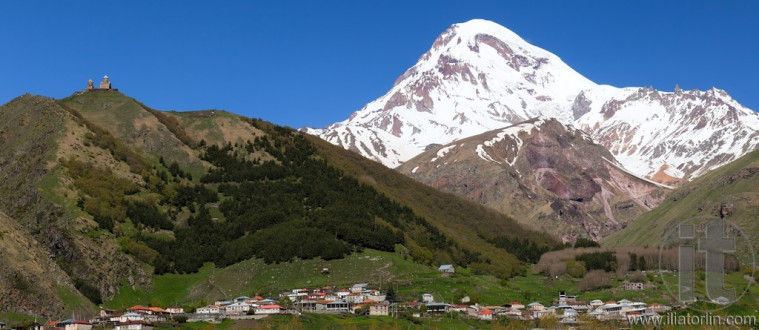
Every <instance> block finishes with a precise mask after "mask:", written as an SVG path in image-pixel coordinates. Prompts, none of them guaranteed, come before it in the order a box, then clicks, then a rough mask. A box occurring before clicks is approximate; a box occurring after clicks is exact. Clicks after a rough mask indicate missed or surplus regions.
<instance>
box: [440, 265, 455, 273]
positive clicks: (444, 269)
mask: <svg viewBox="0 0 759 330" xmlns="http://www.w3.org/2000/svg"><path fill="white" fill-rule="evenodd" d="M437 270H438V271H439V272H441V273H455V272H456V269H455V268H453V265H451V264H447V265H440V267H438V269H437Z"/></svg>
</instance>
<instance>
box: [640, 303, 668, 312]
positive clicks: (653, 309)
mask: <svg viewBox="0 0 759 330" xmlns="http://www.w3.org/2000/svg"><path fill="white" fill-rule="evenodd" d="M671 310H672V307H669V306H666V305H662V304H659V303H653V304H651V305H650V306H648V308H647V309H646V311H647V312H653V313H663V312H669V311H671Z"/></svg>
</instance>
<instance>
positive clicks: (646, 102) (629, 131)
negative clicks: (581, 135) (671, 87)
mask: <svg viewBox="0 0 759 330" xmlns="http://www.w3.org/2000/svg"><path fill="white" fill-rule="evenodd" d="M572 113H573V116H574V121H573V123H574V124H575V125H576V126H577V127H580V128H581V129H582V130H584V131H585V132H588V133H589V134H591V136H593V138H594V139H595V140H596V141H598V142H599V143H600V144H601V145H603V146H605V147H606V148H608V149H609V151H611V153H612V154H614V156H615V157H616V158H617V159H618V160H619V161H620V162H621V163H622V164H623V165H624V167H625V168H627V169H629V170H630V171H632V172H633V173H636V174H637V175H639V176H643V177H646V178H650V179H652V180H655V181H657V182H660V183H665V184H669V185H678V184H681V183H683V182H685V181H689V180H692V179H694V178H696V177H698V176H700V175H702V174H704V173H706V172H708V171H709V170H712V169H714V168H717V167H719V166H721V165H724V164H726V163H729V162H731V161H733V160H735V159H737V158H739V157H740V156H742V155H745V154H746V153H748V152H750V151H752V150H754V149H756V148H757V146H759V115H758V114H757V113H756V112H754V111H751V110H750V109H748V108H746V107H744V106H742V105H740V104H739V103H738V102H736V101H735V100H734V99H732V98H731V97H730V96H729V95H728V94H727V93H726V92H725V91H723V90H719V89H716V88H712V89H710V90H708V91H705V92H703V91H698V90H689V91H683V90H681V89H680V88H679V87H677V86H676V87H675V91H674V92H670V93H668V92H661V91H657V90H654V89H652V88H614V87H611V86H598V87H596V88H594V89H591V90H585V91H582V92H580V94H579V95H578V96H577V99H576V100H575V103H574V104H573V106H572Z"/></svg>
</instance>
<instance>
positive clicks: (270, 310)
mask: <svg viewBox="0 0 759 330" xmlns="http://www.w3.org/2000/svg"><path fill="white" fill-rule="evenodd" d="M279 313H282V306H280V305H263V306H258V308H256V314H279Z"/></svg>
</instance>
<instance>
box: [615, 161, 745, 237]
mask: <svg viewBox="0 0 759 330" xmlns="http://www.w3.org/2000/svg"><path fill="white" fill-rule="evenodd" d="M757 167H759V150H757V151H754V152H751V153H749V154H747V155H745V156H743V157H741V158H740V159H738V160H736V161H734V162H732V163H729V164H727V165H725V166H723V167H720V168H718V169H716V170H713V171H711V172H709V173H707V174H706V175H704V176H702V177H700V178H698V179H696V180H694V181H692V182H690V183H688V184H686V185H683V186H682V187H680V188H678V189H677V190H675V191H673V192H672V193H671V194H670V196H669V197H668V198H667V200H666V201H664V202H663V203H662V204H661V205H659V206H658V207H657V208H655V209H653V210H651V211H649V212H647V213H644V214H642V215H641V216H639V217H638V218H637V219H636V220H635V221H633V222H632V223H631V224H630V225H629V226H628V227H627V228H625V229H623V230H621V231H619V232H617V233H615V234H613V235H611V236H609V237H607V238H606V239H604V240H603V241H602V244H603V245H604V246H642V245H651V246H655V245H657V244H658V243H660V242H661V241H662V238H663V237H664V235H666V233H668V232H669V231H670V230H672V228H674V227H675V226H676V225H677V224H678V223H679V222H680V221H683V220H685V219H688V218H690V217H695V216H712V217H713V216H718V215H719V209H720V205H723V204H725V205H727V206H728V207H729V208H730V210H731V212H732V214H731V215H730V216H728V217H727V218H726V219H727V220H728V221H731V222H733V223H736V224H737V225H738V226H740V227H741V228H742V229H743V230H744V231H745V232H746V234H747V236H748V237H750V238H752V239H753V241H752V242H753V244H754V246H757V244H756V243H757V242H759V240H757V239H759V221H757V217H759V175H757V174H754V175H753V176H748V177H742V176H743V174H745V173H747V172H746V171H747V170H746V169H751V168H757ZM730 177H733V178H736V179H735V180H729V179H728V178H730Z"/></svg>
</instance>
